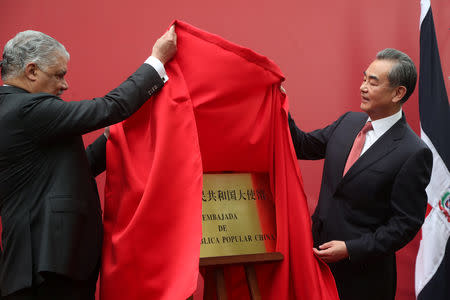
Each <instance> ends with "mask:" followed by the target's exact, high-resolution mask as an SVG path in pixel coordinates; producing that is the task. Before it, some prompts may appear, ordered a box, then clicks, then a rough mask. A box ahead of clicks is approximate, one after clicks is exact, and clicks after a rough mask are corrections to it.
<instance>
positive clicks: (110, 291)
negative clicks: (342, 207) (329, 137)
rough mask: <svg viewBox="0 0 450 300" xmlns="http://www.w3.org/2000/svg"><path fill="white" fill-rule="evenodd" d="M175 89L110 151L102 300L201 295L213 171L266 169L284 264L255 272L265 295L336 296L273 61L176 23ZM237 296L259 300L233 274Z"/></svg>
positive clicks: (120, 128)
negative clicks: (205, 178) (318, 251)
mask: <svg viewBox="0 0 450 300" xmlns="http://www.w3.org/2000/svg"><path fill="white" fill-rule="evenodd" d="M175 23H176V32H177V35H178V52H177V54H176V57H175V58H174V59H173V60H172V61H171V62H170V63H168V64H167V65H166V71H167V73H168V75H169V78H170V79H169V81H168V82H167V83H166V85H165V86H164V88H163V89H162V90H161V92H160V93H159V94H158V95H157V96H156V97H154V98H153V99H151V100H150V101H148V102H147V103H146V104H145V105H144V106H143V107H142V108H141V109H140V110H139V111H138V112H137V113H136V114H134V115H133V116H132V117H131V118H129V119H128V120H126V121H124V122H122V123H119V124H116V125H114V126H112V127H111V136H110V138H109V141H108V144H107V175H106V188H105V192H106V195H105V209H104V229H105V237H104V248H103V263H102V273H101V290H100V295H101V299H103V300H115V299H117V300H119V299H120V300H122V299H127V300H134V299H139V300H141V299H159V300H174V299H186V298H188V297H189V296H190V295H191V294H192V293H193V292H194V291H195V289H196V286H197V283H196V282H197V277H198V264H199V253H200V240H201V205H202V204H201V202H202V200H201V199H202V175H203V172H222V171H232V172H267V173H269V176H270V185H271V190H272V193H273V195H274V201H275V207H276V219H277V251H279V252H281V253H283V255H284V261H283V262H281V263H270V264H265V265H257V266H256V272H257V278H258V282H259V286H260V289H261V293H262V297H263V299H308V300H311V299H323V300H325V299H326V300H330V299H331V300H332V299H338V296H337V292H336V287H335V284H334V279H333V277H332V275H331V272H330V271H329V269H328V267H327V266H326V264H325V263H323V262H321V261H319V260H318V259H317V258H316V257H315V256H314V255H313V252H312V247H313V242H312V236H311V230H310V229H311V222H310V216H309V213H308V207H307V202H306V198H305V194H304V191H303V187H302V179H301V175H300V171H299V168H298V165H297V159H296V156H295V152H294V149H293V146H292V142H291V138H290V134H289V128H288V122H287V110H288V101H287V98H286V97H285V95H284V94H282V93H281V92H280V90H279V86H280V83H281V82H282V81H283V80H284V78H283V75H282V73H281V71H280V70H279V68H278V67H277V66H276V65H275V64H274V63H273V62H271V61H270V60H268V59H267V58H265V57H263V56H261V55H258V54H256V53H255V52H253V51H251V50H249V49H246V48H243V47H240V46H237V45H235V44H232V43H230V42H228V41H226V40H224V39H222V38H221V37H219V36H216V35H213V34H210V33H207V32H204V31H202V30H199V29H197V28H195V27H192V26H191V25H189V24H186V23H183V22H180V21H176V22H175ZM225 272H226V277H227V288H228V297H229V299H249V296H248V291H247V288H246V283H245V278H244V277H243V276H244V275H243V274H244V272H243V271H242V270H240V269H239V268H237V267H233V268H229V269H227V270H225Z"/></svg>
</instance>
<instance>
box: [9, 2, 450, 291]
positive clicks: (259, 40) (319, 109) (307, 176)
mask: <svg viewBox="0 0 450 300" xmlns="http://www.w3.org/2000/svg"><path fill="white" fill-rule="evenodd" d="M2 2H3V3H2V8H1V15H0V45H2V47H3V45H4V44H5V43H6V41H7V40H9V39H10V38H11V37H13V35H14V34H15V33H17V32H18V31H22V30H25V29H35V30H39V31H43V32H45V33H47V34H49V35H51V36H53V37H55V38H56V39H58V40H59V41H61V42H62V43H63V44H64V45H65V46H66V48H67V49H68V51H69V52H70V54H71V62H70V64H69V73H68V75H67V79H68V82H69V85H70V89H69V90H68V91H67V92H66V93H65V95H64V98H65V100H80V99H85V98H92V97H95V96H102V95H104V94H105V93H106V92H107V91H109V90H110V89H112V88H114V87H115V86H116V85H117V84H119V83H120V82H121V81H122V80H123V79H124V78H125V77H126V76H127V75H129V74H130V73H131V72H132V71H134V70H135V69H136V67H137V66H139V65H140V64H141V63H142V62H143V61H144V60H145V59H146V58H147V56H148V55H150V53H151V48H152V45H153V43H154V41H155V40H156V38H158V37H159V36H160V35H161V34H162V32H163V31H164V30H165V29H166V27H167V26H168V25H169V24H170V22H171V21H172V20H173V19H181V20H184V21H186V22H189V23H191V24H192V25H194V26H197V27H200V28H202V29H204V30H207V31H210V32H213V33H216V34H218V35H221V36H223V37H224V38H226V39H228V40H230V41H232V42H235V43H238V44H240V45H243V46H246V47H249V48H252V49H253V50H255V51H257V52H259V53H261V54H263V55H265V56H268V57H270V58H271V59H272V60H274V61H275V62H276V63H277V64H278V65H279V66H280V67H281V69H282V70H283V72H284V74H285V76H286V78H287V80H286V83H285V84H284V86H285V88H286V90H287V92H288V95H289V96H290V101H291V103H290V106H291V112H292V114H293V116H294V118H295V119H296V120H297V123H298V124H299V125H300V126H301V127H302V128H303V129H304V130H313V129H316V128H319V127H322V126H324V125H326V124H328V123H330V122H332V121H334V120H335V119H336V118H337V117H338V116H339V115H341V114H342V113H344V112H345V111H347V110H359V102H360V98H359V85H360V82H361V80H362V72H363V70H365V68H366V67H367V66H368V64H369V63H370V62H371V60H372V59H373V58H374V57H375V54H376V53H377V51H379V50H380V49H383V48H386V47H394V48H398V49H400V50H402V51H405V52H406V53H408V54H409V55H410V56H411V58H412V59H413V60H414V61H415V62H416V64H417V65H418V62H419V15H420V6H419V1H411V0H396V1H392V0H378V1H361V0H346V1H327V2H326V4H325V2H324V1H298V0H290V1H283V0H280V1H267V0H258V1H242V0H228V1H220V2H219V1H207V0H198V1H195V0H193V1H186V0H184V1H182V0H175V1H148V0H135V1H118V0H115V1H114V0H97V1H96V0H78V1H61V0H59V1H57V0H39V1H32V0H29V1H26V0H5V1H2ZM432 2H433V3H432V7H433V9H434V16H435V23H436V26H437V28H438V41H439V43H440V45H439V46H440V48H441V60H442V62H443V68H444V77H445V80H446V84H447V90H450V86H449V85H450V80H449V79H448V78H449V76H450V34H449V30H448V29H449V28H450V5H449V0H434V1H432ZM236 67H239V66H236ZM404 111H405V112H406V115H407V119H408V121H409V123H410V125H411V126H412V128H413V129H414V130H415V131H416V132H419V122H418V104H417V92H415V93H414V94H413V96H412V98H411V99H410V100H409V101H408V103H407V104H406V106H405V107H404ZM96 135H98V133H96V134H89V135H87V136H86V138H85V139H86V142H90V141H92V140H93V139H94V138H95V136H96ZM300 166H301V169H302V173H303V177H304V182H305V190H306V193H307V195H308V198H309V201H310V204H311V207H313V206H314V205H315V202H316V201H317V198H318V191H319V187H320V179H321V167H322V163H321V162H301V163H300ZM103 181H104V178H103V177H100V179H99V186H100V190H102V189H103V185H104V183H103ZM417 247H418V239H417V238H416V240H415V241H414V242H413V243H411V244H410V245H408V246H407V247H406V248H405V249H403V250H402V251H400V255H399V275H398V276H399V292H398V297H397V299H405V300H406V299H414V291H413V284H414V282H413V278H414V277H413V276H414V261H415V255H416V251H417Z"/></svg>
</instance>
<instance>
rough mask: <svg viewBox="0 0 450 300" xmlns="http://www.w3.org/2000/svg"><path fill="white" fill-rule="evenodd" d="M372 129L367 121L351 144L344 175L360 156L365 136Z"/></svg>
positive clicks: (370, 123)
mask: <svg viewBox="0 0 450 300" xmlns="http://www.w3.org/2000/svg"><path fill="white" fill-rule="evenodd" d="M372 129H373V127H372V122H370V121H369V122H367V123H366V125H364V127H363V128H362V129H361V131H360V132H359V133H358V135H357V136H356V139H355V141H354V142H353V146H352V150H350V154H349V155H348V158H347V163H346V164H345V168H344V175H345V173H347V171H348V169H350V167H351V166H352V165H353V164H354V163H355V161H356V160H357V159H358V158H359V156H360V155H361V151H362V149H363V147H364V142H365V141H366V134H367V132H368V131H369V130H372Z"/></svg>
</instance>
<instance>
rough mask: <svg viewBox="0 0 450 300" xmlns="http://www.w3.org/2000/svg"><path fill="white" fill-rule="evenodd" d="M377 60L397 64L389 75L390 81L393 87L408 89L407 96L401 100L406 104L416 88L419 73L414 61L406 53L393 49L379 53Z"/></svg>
mask: <svg viewBox="0 0 450 300" xmlns="http://www.w3.org/2000/svg"><path fill="white" fill-rule="evenodd" d="M377 59H379V60H390V61H393V62H396V64H395V65H394V66H393V67H392V69H391V71H390V72H389V74H388V80H389V83H390V85H391V86H392V87H397V86H404V87H406V93H405V96H403V98H402V99H401V100H400V102H401V103H405V102H406V100H408V98H409V96H411V94H412V93H413V92H414V88H415V87H416V81H417V71H416V66H415V65H414V63H413V61H412V60H411V58H410V57H409V56H408V55H406V54H405V53H403V52H401V51H399V50H396V49H392V48H387V49H384V50H381V51H380V52H378V54H377Z"/></svg>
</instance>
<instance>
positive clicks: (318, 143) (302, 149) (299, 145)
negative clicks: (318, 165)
mask: <svg viewBox="0 0 450 300" xmlns="http://www.w3.org/2000/svg"><path fill="white" fill-rule="evenodd" d="M347 114H348V113H346V114H344V115H343V116H341V117H340V118H339V119H338V120H336V121H335V122H334V123H332V124H330V125H328V126H327V127H325V128H322V129H318V130H314V131H312V132H309V133H306V132H303V131H302V130H301V129H299V128H298V127H297V125H296V124H295V121H294V120H293V119H292V117H291V114H290V113H289V116H288V122H289V131H290V132H291V138H292V143H293V144H294V149H295V153H296V155H297V158H298V159H308V160H316V159H323V158H325V154H326V149H327V144H328V140H329V139H330V137H331V136H332V134H333V132H334V129H335V128H336V127H337V126H338V125H339V123H340V122H341V121H342V119H343V118H344V117H345V116H346V115H347Z"/></svg>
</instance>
